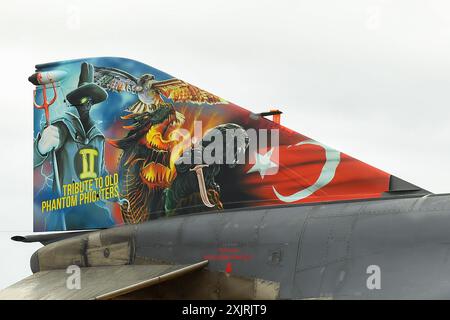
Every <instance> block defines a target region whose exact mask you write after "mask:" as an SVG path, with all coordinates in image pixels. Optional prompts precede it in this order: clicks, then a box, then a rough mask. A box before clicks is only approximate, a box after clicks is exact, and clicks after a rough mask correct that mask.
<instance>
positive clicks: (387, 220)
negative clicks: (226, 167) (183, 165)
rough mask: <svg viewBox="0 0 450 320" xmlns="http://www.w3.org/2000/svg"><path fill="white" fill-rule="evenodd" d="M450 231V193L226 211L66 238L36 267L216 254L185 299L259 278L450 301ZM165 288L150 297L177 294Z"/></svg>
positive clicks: (294, 291) (334, 292)
mask: <svg viewBox="0 0 450 320" xmlns="http://www.w3.org/2000/svg"><path fill="white" fill-rule="evenodd" d="M449 230H450V195H427V196H422V197H409V198H407V197H397V198H396V197H393V198H390V199H383V200H371V201H347V202H340V203H324V204H314V205H293V206H285V207H273V208H267V207H266V208H257V209H251V210H225V211H223V213H221V214H214V213H206V214H192V215H184V216H176V217H170V218H161V219H158V220H153V221H149V222H147V223H144V224H139V225H134V226H125V227H118V228H112V229H107V230H102V231H97V232H92V233H89V234H84V235H80V236H76V237H73V238H70V239H65V240H62V241H59V242H55V243H52V244H50V245H47V246H45V247H43V248H41V249H39V250H38V251H37V253H35V254H34V255H33V257H32V261H31V265H32V266H33V270H34V271H42V270H48V269H52V268H59V269H61V268H63V267H64V266H67V265H69V264H74V263H75V264H77V263H79V264H80V265H81V266H96V267H100V268H103V266H105V265H114V264H115V263H121V264H134V265H154V264H174V265H191V264H194V263H197V262H198V261H202V260H209V264H208V275H204V276H203V278H202V277H200V276H197V277H200V278H198V282H197V283H198V286H197V288H196V290H184V292H185V293H184V294H183V295H181V298H192V297H196V298H201V297H202V296H201V293H203V294H204V296H203V298H212V299H222V298H224V297H226V298H230V297H231V298H232V297H233V296H234V297H236V298H242V297H244V296H245V297H247V298H251V297H252V295H253V296H254V291H252V290H253V289H252V290H250V291H249V290H248V289H251V288H254V287H255V284H256V283H258V282H257V281H267V283H269V284H270V285H269V288H271V289H270V290H269V292H271V293H272V297H277V298H281V299H393V298H402V299H406V298H412V299H429V298H430V299H431V298H450V259H449V257H450V232H449ZM105 249H108V255H103V256H102V255H101V253H104V252H105V251H104V250H105ZM110 257H111V258H110ZM91 263H92V264H91ZM371 266H377V267H379V269H380V278H381V281H380V283H381V289H373V290H371V289H369V288H368V286H367V281H368V278H369V276H370V275H371V274H370V273H368V269H370V268H369V267H371ZM231 267H232V268H231ZM193 276H194V275H193ZM224 277H226V282H223V285H219V284H218V283H219V282H220V281H222V280H220V279H225V278H224ZM212 279H213V280H212ZM180 281H181V280H180ZM249 281H250V282H249ZM261 283H263V282H261ZM228 284H230V285H229V286H228V287H227V285H228ZM274 285H275V286H276V290H275V289H274V287H273V286H274ZM226 287H227V288H228V289H225V288H226ZM167 288H170V285H168V287H165V289H164V288H161V289H159V291H158V292H159V294H156V293H155V292H153V291H152V292H153V294H150V291H147V295H146V296H144V297H156V298H158V297H168V296H173V295H174V292H169V291H170V290H169V291H168V290H167ZM172 288H173V290H178V291H180V289H179V288H178V289H176V286H174V287H172ZM200 289H203V290H200ZM148 290H151V289H148ZM217 290H219V292H222V293H223V294H222V295H221V294H219V293H218V292H217ZM180 292H181V291H180ZM214 292H216V293H214ZM225 293H226V294H225ZM274 293H276V294H274ZM136 294H137V293H136ZM140 294H141V296H140V297H141V298H142V297H143V296H142V293H140ZM155 294H156V295H155ZM189 294H191V296H189ZM137 296H139V295H136V297H137Z"/></svg>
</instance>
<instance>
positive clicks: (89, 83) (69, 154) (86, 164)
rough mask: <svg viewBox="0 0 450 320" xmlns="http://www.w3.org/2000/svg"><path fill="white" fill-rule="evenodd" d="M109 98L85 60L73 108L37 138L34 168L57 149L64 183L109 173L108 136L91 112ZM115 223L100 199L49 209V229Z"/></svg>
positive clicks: (70, 96) (72, 95)
mask: <svg viewBox="0 0 450 320" xmlns="http://www.w3.org/2000/svg"><path fill="white" fill-rule="evenodd" d="M107 97H108V94H107V93H106V91H105V90H104V89H103V88H101V87H100V86H98V85H97V84H95V83H94V66H93V65H91V64H88V63H86V62H83V63H82V64H81V72H80V79H79V82H78V87H77V88H76V89H75V90H73V91H71V92H70V93H68V94H67V96H66V100H67V101H68V102H69V103H70V107H69V108H68V109H67V110H66V112H65V113H64V114H63V115H62V116H61V117H59V118H57V119H55V120H53V121H52V122H51V124H50V125H49V126H47V127H45V128H44V129H43V130H42V131H41V132H40V133H39V134H38V136H37V137H36V139H35V142H34V167H37V166H40V165H42V163H43V162H44V161H45V160H46V159H47V158H48V156H49V154H50V153H51V152H52V150H55V152H56V159H57V167H58V172H59V180H60V185H61V186H63V185H66V184H71V183H74V182H80V181H83V180H86V179H93V178H97V177H101V176H105V175H107V174H108V173H107V171H106V168H105V161H104V150H105V137H104V136H103V134H102V132H101V131H100V130H99V129H98V128H97V126H96V123H95V122H94V121H93V120H92V119H91V117H90V115H89V112H90V110H91V107H92V106H94V105H96V104H98V103H101V102H103V101H105V100H106V99H107ZM55 185H56V181H53V189H54V190H55ZM61 211H64V212H61ZM112 225H114V221H113V219H112V217H111V214H110V212H109V210H108V209H107V208H106V207H105V206H103V203H101V202H100V201H97V202H93V203H90V204H81V205H80V204H78V206H75V207H72V208H69V209H64V210H59V211H55V212H49V213H48V216H47V217H46V230H47V231H52V230H73V229H88V228H107V227H110V226H112Z"/></svg>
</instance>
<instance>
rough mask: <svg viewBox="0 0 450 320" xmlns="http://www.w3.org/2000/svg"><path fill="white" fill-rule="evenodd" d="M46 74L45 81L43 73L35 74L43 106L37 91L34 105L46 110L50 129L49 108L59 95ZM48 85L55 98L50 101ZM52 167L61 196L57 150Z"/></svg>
mask: <svg viewBox="0 0 450 320" xmlns="http://www.w3.org/2000/svg"><path fill="white" fill-rule="evenodd" d="M45 74H46V79H44V75H43V73H41V72H39V73H37V74H35V76H36V80H37V81H36V82H37V84H42V105H39V104H37V103H36V89H35V90H34V91H33V105H34V107H35V108H36V109H44V112H45V121H46V127H48V126H49V125H50V112H49V108H50V106H51V105H52V104H54V103H55V101H56V99H57V97H58V94H57V92H56V85H55V81H54V77H53V76H52V75H51V74H50V73H48V74H47V73H45ZM33 76H34V75H33ZM33 76H32V77H33ZM30 78H31V77H30ZM30 81H31V80H30ZM46 83H51V84H52V88H53V98H52V99H51V100H50V101H48V100H47V87H46ZM52 165H53V177H54V180H55V182H56V191H57V192H58V195H59V196H61V182H60V181H59V171H58V163H57V162H56V151H55V149H53V150H52Z"/></svg>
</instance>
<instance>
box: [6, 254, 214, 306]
mask: <svg viewBox="0 0 450 320" xmlns="http://www.w3.org/2000/svg"><path fill="white" fill-rule="evenodd" d="M206 264H207V261H202V262H199V263H196V264H192V265H174V266H170V265H151V266H150V265H147V266H117V267H96V268H81V269H80V270H81V274H80V279H81V286H80V289H76V288H73V289H69V288H68V286H67V284H66V282H67V279H68V276H69V274H67V273H66V270H51V271H41V272H38V273H35V274H34V275H32V276H30V277H28V278H26V279H24V280H22V281H20V282H18V283H16V284H14V285H12V286H11V287H8V288H6V289H5V290H2V291H0V299H39V300H55V299H57V300H59V299H74V300H79V299H112V298H114V297H117V296H119V295H122V294H125V293H129V292H131V291H133V290H139V289H142V288H144V287H147V286H151V285H155V284H158V283H161V282H164V281H167V280H171V279H174V278H176V277H180V276H183V275H185V274H187V273H190V272H193V271H195V270H198V269H201V268H203V267H205V266H206Z"/></svg>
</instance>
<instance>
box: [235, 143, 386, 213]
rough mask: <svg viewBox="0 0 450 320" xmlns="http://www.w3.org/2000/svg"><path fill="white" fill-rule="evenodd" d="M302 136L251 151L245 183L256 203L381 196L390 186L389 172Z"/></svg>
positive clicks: (306, 201) (321, 200)
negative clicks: (267, 148) (256, 152)
mask: <svg viewBox="0 0 450 320" xmlns="http://www.w3.org/2000/svg"><path fill="white" fill-rule="evenodd" d="M299 137H300V138H303V139H304V140H303V141H300V142H298V143H296V144H293V145H281V146H279V147H278V148H277V147H274V148H272V149H271V150H259V151H258V154H255V155H253V157H252V155H250V157H251V158H250V159H251V160H253V161H252V162H253V164H248V165H246V167H245V169H244V172H245V173H246V175H245V177H244V179H243V181H242V183H243V184H244V188H243V189H244V190H246V192H247V193H248V194H249V196H251V197H252V198H256V199H258V201H255V204H259V205H268V204H283V203H308V202H309V203H310V202H324V201H336V200H350V199H367V198H378V197H381V196H382V194H383V192H386V191H388V190H389V180H390V175H389V174H388V173H386V172H383V171H381V170H379V169H377V168H374V167H372V166H370V165H368V164H366V163H364V162H361V161H359V160H357V159H354V158H352V157H350V156H348V155H346V154H344V153H341V152H339V151H337V150H334V149H332V148H329V147H327V146H324V145H322V144H321V143H319V142H316V141H314V140H309V139H308V138H305V137H304V136H301V135H299Z"/></svg>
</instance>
